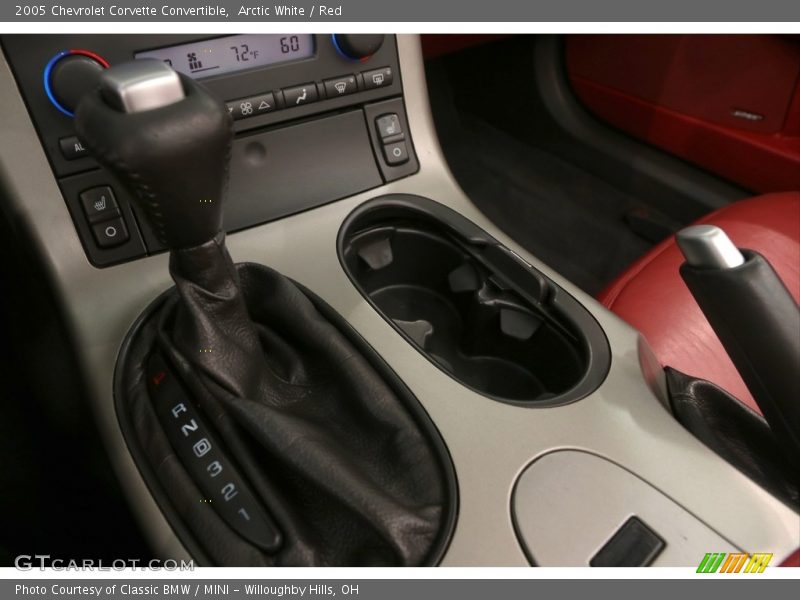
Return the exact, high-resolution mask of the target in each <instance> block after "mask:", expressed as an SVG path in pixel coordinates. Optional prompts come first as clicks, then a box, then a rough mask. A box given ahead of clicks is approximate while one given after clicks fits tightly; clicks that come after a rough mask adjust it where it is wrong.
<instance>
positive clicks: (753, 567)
mask: <svg viewBox="0 0 800 600" xmlns="http://www.w3.org/2000/svg"><path fill="white" fill-rule="evenodd" d="M726 557H727V558H726ZM748 559H749V560H748ZM771 560H772V554H768V553H764V552H762V553H757V554H747V553H745V552H733V553H731V554H726V553H725V552H707V553H706V555H705V556H704V557H703V560H701V561H700V564H699V565H698V566H697V573H716V572H717V571H719V572H720V573H739V572H742V567H744V572H745V573H763V572H764V569H766V568H767V565H769V563H770V561H771ZM723 561H724V562H723ZM745 563H746V564H745Z"/></svg>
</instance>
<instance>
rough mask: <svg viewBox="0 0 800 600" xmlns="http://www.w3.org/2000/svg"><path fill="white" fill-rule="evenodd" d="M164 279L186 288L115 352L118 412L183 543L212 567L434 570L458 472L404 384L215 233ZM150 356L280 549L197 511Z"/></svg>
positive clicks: (212, 513) (175, 262)
mask: <svg viewBox="0 0 800 600" xmlns="http://www.w3.org/2000/svg"><path fill="white" fill-rule="evenodd" d="M170 271H171V273H172V276H173V278H174V279H175V282H176V289H175V290H171V291H170V292H168V293H167V294H166V295H165V296H163V297H162V298H161V299H159V300H158V301H157V302H156V303H154V305H153V306H151V307H150V308H149V309H148V310H147V311H146V313H145V314H144V315H143V316H142V318H140V320H139V322H138V323H137V324H136V325H135V326H134V329H133V330H132V332H131V334H130V335H129V338H128V340H127V341H126V343H125V346H124V347H123V351H122V352H121V354H120V361H119V363H118V366H117V374H116V378H117V381H116V392H117V393H116V402H117V410H118V413H119V414H120V422H121V424H122V426H123V431H124V432H125V434H126V439H127V441H128V443H129V445H130V446H131V449H132V451H133V453H134V456H135V457H136V458H137V463H138V464H139V467H140V470H141V471H142V473H143V475H144V476H145V478H146V480H147V481H148V484H149V485H150V487H151V489H152V491H153V493H154V495H155V496H156V497H157V498H158V499H159V504H161V506H162V509H163V510H164V512H165V514H166V515H167V517H168V518H169V519H170V521H171V522H172V524H173V527H174V528H175V530H176V531H177V532H178V534H179V536H180V537H181V538H182V541H184V544H186V545H187V546H189V547H190V549H191V550H193V552H196V553H197V554H198V555H199V556H201V557H204V558H205V559H206V560H207V561H208V562H211V563H212V564H217V565H230V566H248V565H253V566H256V565H275V566H292V565H296V566H340V565H341V566H358V565H424V564H435V563H436V562H437V561H438V560H439V558H440V556H441V553H442V552H443V550H444V547H445V545H446V542H447V539H448V536H449V533H450V529H451V528H452V521H453V517H454V514H453V513H454V498H453V495H454V483H453V482H454V478H453V474H452V466H451V464H450V462H449V458H448V457H447V455H446V452H445V450H444V448H443V445H442V443H441V441H440V439H439V438H438V434H437V433H436V431H435V429H434V427H433V425H432V423H431V422H430V420H429V419H428V417H427V415H426V414H425V413H424V411H423V410H422V408H421V406H420V405H419V404H418V402H417V401H416V400H415V399H414V398H413V396H411V395H410V394H409V393H408V391H407V390H406V389H405V388H404V386H403V385H402V383H401V382H399V381H398V380H397V379H396V378H395V377H394V375H393V374H392V373H391V372H390V371H389V370H388V368H386V366H385V365H384V364H383V363H382V362H381V361H380V360H379V359H378V357H377V356H376V355H375V354H374V353H373V352H372V351H371V350H370V349H369V348H368V347H366V345H365V344H364V343H363V341H362V340H360V338H358V337H357V336H356V335H355V334H354V332H353V331H352V330H349V328H347V326H346V324H344V323H343V322H341V321H340V322H339V323H338V326H335V325H334V324H333V323H332V322H331V321H332V320H338V319H339V318H338V315H334V314H331V311H330V309H329V308H328V307H326V306H324V305H323V304H322V303H321V302H320V301H319V300H318V299H314V300H313V301H312V299H311V298H310V294H309V293H308V292H304V291H302V290H301V289H300V288H299V287H298V286H297V285H295V284H294V283H292V282H291V281H289V280H288V279H286V278H285V277H283V276H281V275H280V274H278V273H276V272H275V271H273V270H271V269H268V268H266V267H263V266H260V265H254V264H245V265H238V266H235V265H234V264H233V263H232V262H231V259H230V257H229V256H228V253H227V251H226V249H225V246H224V244H223V243H222V237H221V236H218V237H217V238H216V239H214V240H212V241H210V242H207V243H206V244H203V245H201V246H197V247H195V248H190V249H187V250H178V251H174V252H173V254H172V257H171V261H170ZM176 292H177V293H176ZM323 312H324V313H326V314H325V315H323ZM357 346H359V347H357ZM154 353H157V354H158V355H160V356H161V357H163V359H164V362H165V363H166V364H167V365H168V369H169V374H170V376H174V377H176V378H177V380H178V381H180V383H181V387H182V389H183V390H184V391H185V392H186V397H187V398H191V400H192V402H193V404H194V405H195V406H196V407H197V408H198V414H199V415H200V417H202V418H203V420H204V421H205V423H206V424H207V425H208V427H209V429H210V430H212V431H213V433H214V436H215V439H217V440H218V441H219V442H220V444H219V445H220V446H222V447H223V448H224V451H225V453H226V455H227V457H228V458H229V459H230V461H231V463H232V464H233V465H235V466H236V468H237V469H238V471H239V473H240V474H241V475H242V479H243V480H244V481H246V483H247V485H248V486H249V488H250V490H252V492H253V495H254V496H255V498H256V500H257V502H259V503H260V504H261V506H262V507H263V508H264V510H265V512H266V513H268V514H269V515H270V516H271V518H272V520H273V521H274V523H275V524H276V525H277V528H278V529H279V530H280V533H281V537H282V541H281V543H280V545H279V548H278V549H277V550H274V551H265V550H263V549H262V548H259V547H257V546H256V545H254V544H252V543H250V542H249V541H247V540H246V539H245V538H243V537H242V536H240V535H238V534H237V533H236V532H234V531H233V530H232V529H231V528H230V527H228V526H227V525H226V522H225V521H224V520H223V519H222V518H221V517H220V515H219V512H218V511H217V510H216V507H215V506H214V505H213V503H211V502H206V501H204V500H203V499H204V494H203V492H202V491H201V490H200V489H199V488H198V485H197V483H196V481H195V479H196V478H193V477H191V476H190V475H189V473H188V472H187V470H186V468H185V460H184V462H183V463H182V462H181V460H180V458H179V456H178V455H177V454H176V451H175V448H174V444H171V442H170V440H169V439H167V437H166V435H165V432H164V428H163V426H162V425H163V417H162V420H161V421H160V420H159V417H158V413H157V411H156V410H154V404H153V403H154V401H156V400H157V398H155V397H154V390H155V388H154V387H153V385H154V383H153V381H152V380H153V377H152V374H151V373H149V372H148V364H149V361H150V360H151V358H152V355H153V354H154ZM159 377H161V375H159ZM155 381H159V379H158V377H157V378H156V379H155ZM154 398H155V400H154ZM173 521H174V522H173Z"/></svg>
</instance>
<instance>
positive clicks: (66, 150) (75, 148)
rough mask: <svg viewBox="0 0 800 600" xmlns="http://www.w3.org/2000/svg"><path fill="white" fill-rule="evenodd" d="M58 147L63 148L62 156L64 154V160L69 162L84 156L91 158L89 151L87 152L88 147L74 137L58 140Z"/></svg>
mask: <svg viewBox="0 0 800 600" xmlns="http://www.w3.org/2000/svg"><path fill="white" fill-rule="evenodd" d="M58 145H59V146H60V147H61V154H63V155H64V158H66V159H67V160H76V159H78V158H83V157H84V156H89V150H87V149H86V146H84V145H83V144H82V143H81V142H80V140H79V139H78V138H77V137H75V136H74V135H73V136H71V137H65V138H61V139H60V140H58Z"/></svg>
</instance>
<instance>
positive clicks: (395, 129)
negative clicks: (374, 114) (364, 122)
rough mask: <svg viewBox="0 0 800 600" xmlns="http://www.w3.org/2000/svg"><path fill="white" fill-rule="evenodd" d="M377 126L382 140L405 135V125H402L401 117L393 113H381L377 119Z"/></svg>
mask: <svg viewBox="0 0 800 600" xmlns="http://www.w3.org/2000/svg"><path fill="white" fill-rule="evenodd" d="M375 128H376V129H377V130H378V135H379V136H381V139H382V140H386V139H388V138H393V137H395V136H402V135H403V127H402V126H401V125H400V117H398V116H397V115H396V114H394V113H392V114H389V115H381V116H380V117H378V118H377V119H375Z"/></svg>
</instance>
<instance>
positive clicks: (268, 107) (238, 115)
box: [225, 92, 276, 121]
mask: <svg viewBox="0 0 800 600" xmlns="http://www.w3.org/2000/svg"><path fill="white" fill-rule="evenodd" d="M225 105H226V106H227V107H228V113H230V115H231V116H232V117H233V119H234V120H235V121H238V120H239V119H248V118H250V117H255V116H256V115H263V114H265V113H268V112H272V111H273V110H275V108H276V107H275V96H273V95H272V93H271V92H270V93H267V94H261V95H259V96H252V97H250V98H242V99H241V100H234V101H232V102H226V103H225Z"/></svg>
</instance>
